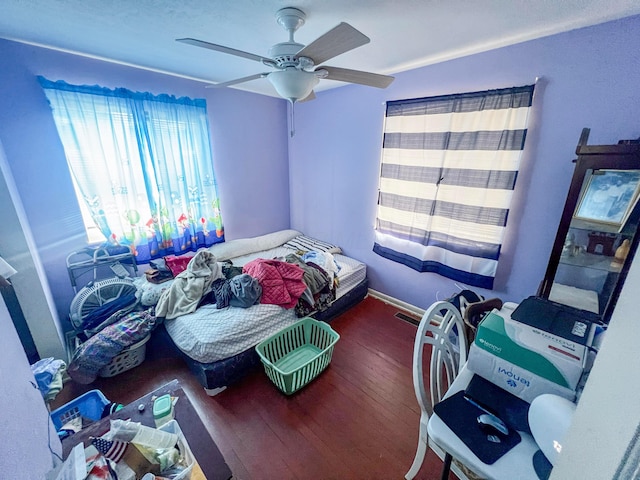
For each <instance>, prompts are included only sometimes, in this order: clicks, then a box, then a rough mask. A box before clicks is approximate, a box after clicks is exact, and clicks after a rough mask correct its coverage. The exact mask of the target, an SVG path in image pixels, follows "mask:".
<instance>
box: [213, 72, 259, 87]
mask: <svg viewBox="0 0 640 480" xmlns="http://www.w3.org/2000/svg"><path fill="white" fill-rule="evenodd" d="M267 75H269V74H268V73H256V74H255V75H249V76H248V77H242V78H236V79H235V80H229V81H228V82H222V83H212V84H211V85H207V86H205V88H222V87H228V86H230V85H235V84H237V83H244V82H250V81H251V80H257V79H258V78H264V77H266V76H267Z"/></svg>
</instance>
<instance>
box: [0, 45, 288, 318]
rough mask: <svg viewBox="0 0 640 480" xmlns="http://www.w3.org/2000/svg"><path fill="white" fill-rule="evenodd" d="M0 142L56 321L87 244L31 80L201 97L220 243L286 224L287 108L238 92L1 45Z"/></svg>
mask: <svg viewBox="0 0 640 480" xmlns="http://www.w3.org/2000/svg"><path fill="white" fill-rule="evenodd" d="M0 58H1V59H2V61H1V65H0V140H1V141H2V143H3V145H4V149H5V153H6V157H7V160H8V163H9V166H10V168H11V171H12V174H13V177H14V179H15V182H16V184H17V186H18V190H19V194H20V197H21V199H22V203H23V205H24V209H25V211H26V214H27V219H28V222H29V224H30V226H31V229H32V231H33V234H34V237H35V241H36V244H37V247H38V251H39V253H40V257H41V259H42V262H43V265H44V267H45V270H46V272H47V276H48V278H49V283H50V284H51V289H52V291H53V296H54V297H55V299H56V304H57V308H58V312H59V315H60V317H61V318H66V317H67V315H68V307H69V304H70V302H71V299H72V297H73V291H72V289H71V285H70V282H69V279H68V275H67V271H66V263H65V259H66V256H67V254H68V253H70V252H72V251H75V250H78V249H80V248H83V247H84V246H86V241H85V235H84V229H83V225H82V219H81V216H80V211H79V208H78V203H77V200H76V198H75V195H74V193H73V187H72V184H71V179H70V176H69V171H68V168H67V166H66V161H65V158H64V152H63V149H62V145H61V143H60V140H59V138H58V135H57V132H56V129H55V125H54V123H53V118H52V116H51V111H50V108H49V106H48V103H47V101H46V98H45V96H44V93H43V91H42V89H41V88H40V86H39V84H38V82H37V79H36V76H37V75H43V76H45V77H47V78H49V79H52V80H58V79H63V80H65V81H67V82H69V83H74V84H99V85H102V86H105V87H111V88H113V87H125V88H129V89H131V90H140V91H149V92H152V93H156V94H159V93H169V94H173V95H176V96H184V95H186V96H189V97H192V98H196V97H197V98H206V100H207V108H208V112H209V121H210V127H211V137H212V143H213V155H214V159H213V160H214V169H215V172H216V175H217V178H218V186H219V194H220V197H221V205H222V211H223V220H224V222H225V229H226V236H227V238H228V239H232V238H239V237H245V236H255V235H260V234H263V233H268V232H271V231H273V230H277V229H283V228H288V227H289V192H288V157H287V133H286V132H287V128H286V104H285V102H284V101H283V100H280V99H275V98H270V97H265V96H261V95H255V94H250V93H246V92H240V91H238V90H232V89H224V90H213V89H205V88H204V86H203V84H202V83H200V82H195V81H190V80H185V79H181V78H176V77H171V76H168V75H163V74H159V73H154V72H149V71H145V70H140V69H136V68H131V67H127V66H122V65H117V64H113V63H108V62H103V61H99V60H94V59H89V58H84V57H80V56H75V55H70V54H65V53H61V52H56V51H52V50H47V49H43V48H38V47H32V46H28V45H23V44H19V43H14V42H10V41H5V40H0Z"/></svg>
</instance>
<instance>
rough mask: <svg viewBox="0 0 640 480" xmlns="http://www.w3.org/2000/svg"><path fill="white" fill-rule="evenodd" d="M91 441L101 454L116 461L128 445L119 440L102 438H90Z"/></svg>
mask: <svg viewBox="0 0 640 480" xmlns="http://www.w3.org/2000/svg"><path fill="white" fill-rule="evenodd" d="M91 443H92V444H93V445H94V446H95V447H96V449H97V450H98V451H99V452H100V453H101V454H102V455H104V456H105V457H106V458H108V459H109V460H113V461H114V462H116V463H117V462H119V461H120V459H121V458H122V456H123V455H124V452H125V451H126V450H127V446H128V445H129V444H128V443H127V442H121V441H119V440H113V441H111V440H105V439H103V438H93V439H91Z"/></svg>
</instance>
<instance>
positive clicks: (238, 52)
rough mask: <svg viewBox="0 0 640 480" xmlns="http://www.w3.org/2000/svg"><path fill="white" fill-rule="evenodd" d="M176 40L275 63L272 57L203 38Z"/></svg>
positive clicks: (257, 60)
mask: <svg viewBox="0 0 640 480" xmlns="http://www.w3.org/2000/svg"><path fill="white" fill-rule="evenodd" d="M176 42H181V43H186V44H188V45H194V46H196V47H202V48H208V49H209V50H215V51H217V52H222V53H228V54H229V55H235V56H236V57H242V58H248V59H249V60H255V61H256V62H270V63H273V60H271V59H270V58H265V57H262V56H260V55H255V54H253V53H249V52H243V51H242V50H236V49H235V48H231V47H225V46H223V45H217V44H215V43H209V42H205V41H203V40H196V39H195V38H176Z"/></svg>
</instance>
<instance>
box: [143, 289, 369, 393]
mask: <svg viewBox="0 0 640 480" xmlns="http://www.w3.org/2000/svg"><path fill="white" fill-rule="evenodd" d="M368 290H369V281H368V279H366V278H365V279H364V280H363V281H362V282H360V283H359V284H358V285H356V286H355V287H354V288H352V289H351V290H350V291H349V292H347V293H346V294H345V295H343V296H342V297H340V298H339V299H337V300H336V301H335V302H333V303H332V304H331V306H330V307H329V308H328V309H326V310H323V311H322V312H316V313H315V314H313V315H311V316H312V317H313V318H315V319H316V320H321V321H324V322H331V320H333V319H334V318H336V317H337V316H339V315H341V314H342V313H344V312H346V311H347V310H349V309H350V308H351V307H353V306H354V305H356V304H358V303H359V302H361V301H362V300H363V299H364V298H365V297H366V296H367V292H368ZM146 357H147V358H150V359H159V358H167V357H170V358H176V357H178V358H182V359H183V360H184V361H185V362H186V363H187V365H188V366H189V369H190V370H191V372H192V373H193V374H194V375H195V376H196V378H197V379H198V382H200V384H201V385H202V386H203V387H204V388H205V389H206V390H207V391H216V390H221V389H223V388H224V387H228V386H230V385H233V384H234V383H236V382H238V381H240V380H241V379H242V378H244V377H245V376H246V375H247V374H248V373H249V372H251V371H253V370H254V369H256V368H257V367H258V366H259V365H260V357H259V356H258V354H257V352H256V350H255V348H250V349H248V350H245V351H244V352H241V353H239V354H237V355H235V356H233V357H229V358H225V359H223V360H220V361H217V362H213V363H201V362H198V361H196V360H194V359H192V358H191V357H189V356H188V355H186V354H185V353H184V352H182V351H181V350H180V349H179V348H178V347H177V346H176V345H175V343H173V340H172V339H171V337H170V336H169V333H168V332H167V330H166V328H165V327H164V324H163V325H161V326H160V327H159V328H157V329H156V330H155V331H154V332H153V334H152V336H151V339H150V340H149V342H148V343H147V353H146Z"/></svg>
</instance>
